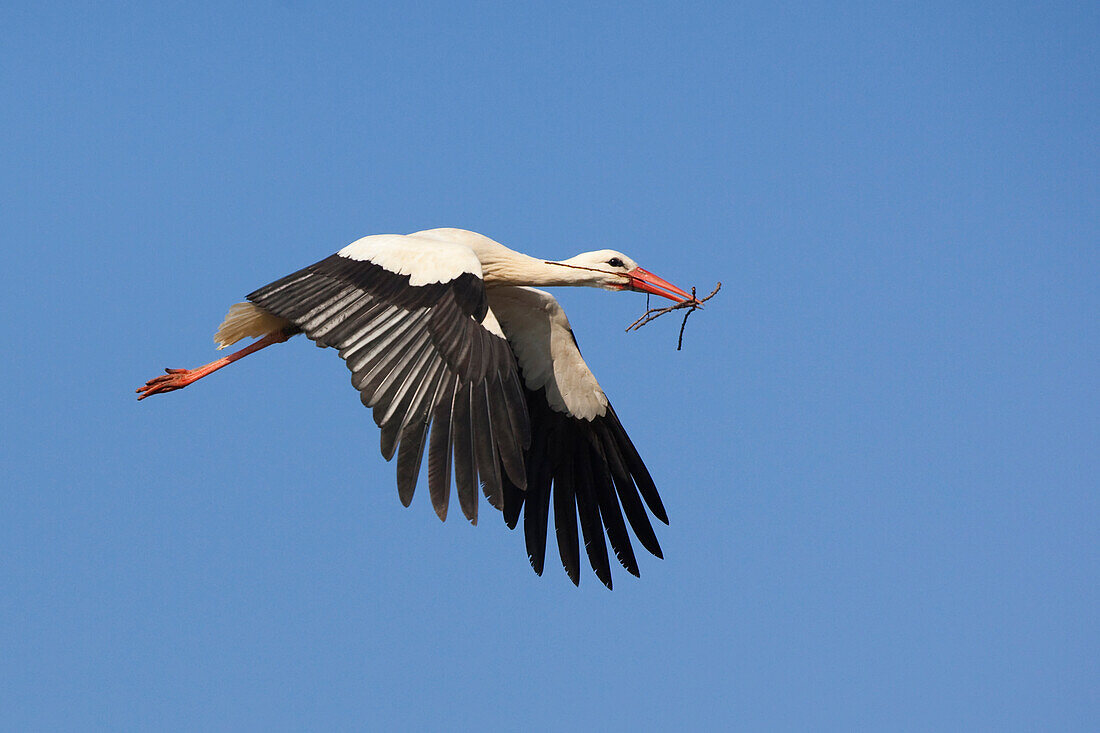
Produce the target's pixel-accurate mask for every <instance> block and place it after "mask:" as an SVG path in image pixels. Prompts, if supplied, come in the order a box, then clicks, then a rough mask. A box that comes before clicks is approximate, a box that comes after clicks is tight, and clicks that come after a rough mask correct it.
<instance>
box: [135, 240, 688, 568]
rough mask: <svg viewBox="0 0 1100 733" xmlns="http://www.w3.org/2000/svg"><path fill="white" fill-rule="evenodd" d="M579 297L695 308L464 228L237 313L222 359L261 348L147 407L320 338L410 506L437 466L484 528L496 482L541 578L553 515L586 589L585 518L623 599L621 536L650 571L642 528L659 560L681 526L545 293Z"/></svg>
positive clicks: (629, 270) (289, 284)
mask: <svg viewBox="0 0 1100 733" xmlns="http://www.w3.org/2000/svg"><path fill="white" fill-rule="evenodd" d="M562 285H584V286H591V287H603V288H606V289H611V290H623V289H632V290H633V289H638V290H644V291H646V292H651V293H655V294H659V295H663V296H665V297H668V298H671V299H673V300H677V301H685V300H688V299H689V298H690V297H691V296H689V295H688V294H687V293H685V292H684V291H682V290H680V289H679V288H676V287H675V286H673V285H670V284H669V283H667V282H665V281H664V280H661V279H660V278H657V277H656V276H654V275H652V274H651V273H648V272H646V271H645V270H642V269H641V268H639V267H637V265H636V264H635V263H634V262H633V261H632V260H630V259H629V258H627V257H626V256H625V255H622V254H620V253H618V252H613V251H611V250H601V251H598V252H590V253H585V254H583V255H578V256H577V257H574V258H572V259H570V260H563V261H561V262H550V261H545V260H539V259H536V258H533V257H529V256H527V255H524V254H521V253H518V252H515V251H513V250H511V249H508V248H507V247H505V246H503V245H501V244H499V243H497V242H495V241H493V240H491V239H489V238H488V237H485V236H483V235H481V234H477V233H474V232H469V231H465V230H461V229H432V230H426V231H423V232H417V233H415V234H410V235H374V236H369V237H364V238H362V239H359V240H357V241H356V242H353V243H352V244H350V245H348V246H347V247H345V248H344V249H342V250H340V251H339V252H338V253H336V254H334V255H332V256H330V257H328V258H326V259H324V260H322V261H320V262H318V263H316V264H314V265H310V266H309V267H307V268H305V269H303V270H300V271H298V272H296V273H293V274H291V275H288V276H287V277H284V278H282V279H280V280H277V281H275V282H274V283H271V284H270V285H267V286H265V287H263V288H260V289H259V290H256V291H255V292H253V293H251V294H249V296H248V302H247V303H239V304H236V305H234V306H232V307H231V308H230V310H229V313H228V314H227V315H226V319H225V321H224V322H223V323H222V325H221V327H220V328H219V329H218V332H217V334H216V335H215V340H216V341H217V342H218V346H219V348H224V347H225V346H228V345H230V344H233V343H235V342H237V341H239V340H240V339H242V338H247V337H254V338H259V339H260V340H259V341H257V342H256V343H254V344H252V345H251V346H249V347H247V348H245V349H242V350H241V351H239V352H236V353H235V354H232V355H230V356H228V357H225V358H223V359H221V360H218V361H216V362H212V363H211V364H208V365H206V366H205V367H200V368H199V369H195V370H168V372H169V373H168V374H167V375H165V376H163V377H159V378H157V379H153V380H150V381H149V382H148V383H147V384H146V385H145V386H144V387H142V388H141V389H139V390H138V391H139V392H140V393H141V397H142V398H144V397H147V396H149V395H151V394H157V393H160V392H168V391H172V390H175V389H180V388H182V387H184V386H187V385H188V384H190V383H191V382H193V381H195V380H197V379H199V378H201V377H203V376H206V375H207V374H209V373H211V372H213V371H216V370H217V369H220V368H221V367H223V366H226V365H227V364H229V363H231V362H232V361H235V360H236V359H239V358H241V357H243V356H246V355H247V354H249V353H253V352H254V351H257V350H259V349H261V348H264V347H266V346H268V345H271V344H273V343H279V342H281V341H285V340H286V339H287V338H289V337H291V336H293V335H295V334H297V333H304V334H305V335H306V336H307V337H308V338H310V339H311V340H313V341H315V342H316V343H317V344H318V345H319V346H331V347H333V348H336V349H337V350H338V351H339V353H340V356H341V357H342V358H343V359H344V361H345V362H346V363H347V365H348V368H349V369H350V370H351V372H352V385H353V386H354V387H355V388H356V389H357V390H358V391H359V393H360V398H361V399H362V401H363V404H364V405H366V406H368V407H371V408H372V409H373V411H374V419H375V422H376V423H377V424H378V426H379V427H380V428H381V443H382V453H383V455H384V457H385V458H386V459H387V460H390V459H392V458H393V457H394V456H395V455H396V456H397V485H398V494H399V496H400V498H401V500H402V502H403V503H404V504H406V505H408V504H409V502H410V501H411V500H412V496H413V491H414V489H415V487H416V484H417V479H418V476H419V472H420V468H421V464H422V462H423V457H424V455H425V453H426V454H427V471H428V489H429V493H430V495H431V500H432V505H433V507H434V508H435V511H436V513H437V514H438V515H439V517H440V518H441V519H444V518H446V515H447V510H448V503H449V496H450V484H451V473H452V470H453V474H454V484H455V487H456V493H457V495H458V499H459V505H460V507H461V509H462V512H463V514H464V515H465V516H466V517H467V518H468V519H469V520H470V521H472V522H476V520H477V503H478V502H477V493H478V491H477V489H478V485H479V484H480V485H481V488H482V491H483V492H484V494H485V496H486V497H487V499H488V501H489V503H490V504H491V505H492V506H494V507H496V508H497V509H500V510H502V511H503V513H504V517H505V520H506V522H507V523H508V525H509V526H510V527H515V526H516V524H517V523H518V521H519V517H520V514H521V512H522V514H523V517H524V535H525V539H526V543H527V550H528V556H529V558H530V560H531V563H532V566H533V567H534V569H535V571H536V572H538V573H540V574H541V572H542V568H543V560H544V557H545V549H546V532H547V526H548V521H549V512H550V506H551V503H552V504H553V512H554V524H555V530H556V534H557V543H558V548H559V553H560V555H561V559H562V563H563V565H564V566H565V569H566V571H567V572H568V574H569V576H570V578H571V579H572V580H573V582H574V583H576V582H578V580H579V564H580V558H579V554H580V549H579V547H580V544H579V539H580V538H579V537H578V534H577V518H578V517H579V519H580V527H581V536H582V537H583V540H584V547H585V550H586V552H587V554H588V557H589V561H590V563H591V564H592V567H593V569H594V570H595V571H596V574H597V575H598V576H599V578H600V580H601V581H603V582H604V584H605V585H607V586H608V587H611V571H610V564H609V561H608V555H607V550H606V544H605V541H604V537H605V532H606V537H607V539H608V540H610V543H611V546H612V549H613V550H614V552H615V554H616V556H617V557H618V559H619V561H620V563H621V564H622V565H623V566H624V567H625V568H626V569H627V570H628V571H629V572H631V573H632V574H634V575H637V574H638V567H637V561H636V559H635V557H634V553H633V549H632V547H631V544H630V539H629V535H628V533H627V531H626V525H627V523H629V525H630V527H631V528H632V529H633V531H634V534H635V535H636V536H637V538H638V539H639V541H640V542H641V543H642V545H643V546H644V547H645V548H646V549H648V550H649V551H650V552H652V553H653V554H655V555H657V556H658V557H659V556H660V555H661V550H660V546H659V545H658V544H657V539H656V536H655V535H654V533H653V529H652V526H651V525H650V523H649V519H648V516H647V513H646V511H645V508H644V507H648V509H649V511H650V512H651V513H652V514H653V515H654V516H656V517H657V518H658V519H660V520H661V521H663V522H666V523H667V521H668V519H667V517H666V515H665V510H664V507H663V506H662V504H661V500H660V498H659V496H658V494H657V490H656V487H655V486H654V484H653V480H652V478H651V477H650V475H649V472H648V470H647V469H646V467H645V465H644V463H643V462H642V459H641V458H640V456H639V455H638V452H637V451H636V450H635V448H634V446H633V444H632V443H631V442H630V439H629V438H628V437H627V435H626V432H625V431H624V430H623V428H622V425H621V424H620V423H619V420H618V417H617V416H616V415H615V411H614V410H613V409H612V407H611V404H610V403H609V402H608V400H607V396H606V395H605V394H604V392H603V390H602V389H601V388H600V386H599V383H598V382H597V381H596V378H595V376H594V375H593V374H592V372H591V371H590V370H589V369H588V367H587V365H586V364H585V363H584V360H583V359H582V358H581V355H580V351H579V350H578V349H577V345H576V341H575V339H574V338H573V333H572V331H571V329H570V327H569V321H568V319H567V318H566V316H565V313H564V311H563V310H562V309H561V307H560V306H559V305H558V303H557V301H556V300H555V299H554V298H553V297H552V296H551V295H550V294H549V293H546V292H543V291H541V290H536V289H534V288H533V287H531V286H562ZM643 505H644V506H643ZM624 515H625V521H624Z"/></svg>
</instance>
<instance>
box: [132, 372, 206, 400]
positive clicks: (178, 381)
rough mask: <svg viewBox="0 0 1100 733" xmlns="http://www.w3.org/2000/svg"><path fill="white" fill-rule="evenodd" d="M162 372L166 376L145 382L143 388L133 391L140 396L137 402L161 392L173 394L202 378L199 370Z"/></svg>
mask: <svg viewBox="0 0 1100 733" xmlns="http://www.w3.org/2000/svg"><path fill="white" fill-rule="evenodd" d="M164 371H165V372H166V374H162V375H161V376H159V377H154V378H153V379H150V380H149V381H148V382H146V383H145V386H144V387H138V388H137V389H136V390H134V391H135V392H137V393H138V394H139V395H141V396H140V397H138V399H139V400H143V399H145V398H146V397H148V396H149V395H155V394H161V393H162V392H175V391H176V390H177V389H183V388H184V387H186V386H187V385H189V384H191V383H192V382H194V381H195V380H196V379H199V378H200V377H202V376H203V374H202V373H201V371H200V370H199V369H165V370H164Z"/></svg>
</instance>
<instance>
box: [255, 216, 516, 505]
mask: <svg viewBox="0 0 1100 733" xmlns="http://www.w3.org/2000/svg"><path fill="white" fill-rule="evenodd" d="M248 300H249V301H251V302H252V303H254V304H255V305H257V306H259V307H260V308H262V309H263V310H265V311H268V312H270V313H272V314H274V315H275V316H278V317H280V318H284V319H286V320H288V321H290V322H291V323H292V324H294V326H296V327H297V329H299V330H300V331H302V332H303V333H305V335H306V336H308V337H309V338H310V339H312V340H313V341H316V342H317V344H318V345H319V346H331V347H333V348H335V349H338V350H339V352H340V356H341V357H342V358H343V359H344V361H345V362H346V363H347V366H348V369H350V370H351V373H352V377H351V383H352V385H353V386H354V387H355V388H356V389H357V390H359V394H360V397H361V399H362V401H363V404H364V405H366V406H367V407H371V408H373V410H374V420H375V422H376V423H377V424H378V426H379V427H380V428H381V429H382V455H383V456H384V457H385V458H386V460H390V459H392V458H393V456H394V453H395V452H396V453H397V487H398V494H399V496H400V498H401V501H402V503H404V504H405V505H406V506H408V504H409V502H410V501H412V496H413V491H414V489H415V488H416V482H417V477H418V475H419V472H420V464H421V459H422V457H423V455H424V451H425V447H427V454H428V488H429V492H430V493H431V498H432V505H433V507H435V511H436V513H437V514H438V515H439V517H440V519H445V518H446V516H447V504H448V500H449V496H450V483H451V466H452V461H451V457H452V455H453V457H454V462H453V466H454V480H455V486H456V488H457V492H458V499H459V504H460V506H461V507H462V512H463V514H465V515H466V517H467V518H468V519H469V520H470V521H471V522H475V523H476V521H477V487H478V479H479V478H480V481H481V483H482V484H483V487H484V491H485V495H486V496H487V497H488V499H489V502H490V503H491V504H492V505H493V506H496V507H498V508H501V507H502V506H503V500H502V487H503V485H504V482H507V485H508V486H515V485H518V486H523V485H524V483H525V480H526V478H525V471H524V467H523V453H524V451H525V450H526V448H527V447H528V445H529V444H530V428H529V421H528V416H527V410H526V407H525V398H524V394H523V388H522V385H521V384H520V380H519V376H518V374H517V372H516V365H515V359H514V358H513V356H512V352H511V351H510V349H509V347H508V344H507V342H506V340H505V337H504V333H503V332H502V331H501V329H500V326H499V324H498V323H497V320H496V318H495V317H494V315H493V313H492V311H491V310H490V309H489V305H488V302H487V300H486V295H485V285H484V283H483V282H482V272H481V263H480V262H479V261H478V259H477V257H476V255H475V254H474V252H473V250H471V249H470V248H468V247H466V246H463V245H461V244H454V243H450V242H444V241H440V240H437V239H428V238H423V237H417V236H414V235H376V236H370V237H364V238H362V239H360V240H358V241H356V242H354V243H352V244H350V245H348V246H347V247H345V248H344V249H342V250H340V251H339V252H338V253H336V254H334V255H332V256H331V257H328V258H326V259H324V260H321V261H320V262H318V263H317V264H314V265H310V266H309V267H307V268H305V269H303V270H299V271H298V272H295V273H294V274H292V275H288V276H286V277H284V278H282V279H281V280H277V281H276V282H273V283H271V284H270V285H267V286H265V287H262V288H260V289H259V290H257V291H255V292H254V293H251V294H250V295H249V296H248ZM429 425H430V426H431V433H430V434H431V437H430V440H429V438H428V434H429V430H428V428H429ZM502 467H503V475H502V471H501V468H502Z"/></svg>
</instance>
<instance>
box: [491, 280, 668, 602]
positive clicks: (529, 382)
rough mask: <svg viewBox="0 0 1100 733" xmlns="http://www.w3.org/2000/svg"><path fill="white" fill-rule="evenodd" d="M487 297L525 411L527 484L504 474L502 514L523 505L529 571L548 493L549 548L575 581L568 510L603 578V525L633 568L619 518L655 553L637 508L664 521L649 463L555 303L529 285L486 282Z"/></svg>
mask: <svg viewBox="0 0 1100 733" xmlns="http://www.w3.org/2000/svg"><path fill="white" fill-rule="evenodd" d="M489 305H490V306H491V307H492V309H493V312H494V313H495V314H496V316H497V318H498V319H499V321H500V325H501V327H502V328H503V329H504V333H505V334H506V335H507V337H508V343H509V344H510V345H511V347H512V351H513V353H514V354H515V355H516V360H517V362H518V363H519V368H520V373H521V374H522V376H523V381H524V389H525V391H526V395H527V411H528V414H529V415H530V417H531V446H530V448H529V449H528V450H527V452H526V454H525V456H524V459H525V462H526V466H527V489H526V491H523V490H522V489H521V488H520V487H519V486H517V485H515V484H512V483H510V482H509V481H508V480H506V479H505V480H504V519H505V521H506V522H507V523H508V526H509V527H512V528H514V527H515V526H516V524H517V522H518V521H519V516H520V513H521V511H522V512H523V532H524V538H525V541H526V544H527V554H528V557H529V558H530V560H531V566H532V567H533V568H534V570H535V572H536V573H538V574H539V575H541V574H542V569H543V562H544V559H545V556H546V532H547V526H548V522H549V515H550V505H551V501H552V503H553V507H554V528H555V533H556V535H557V544H558V553H559V554H560V556H561V561H562V564H563V565H564V566H565V571H566V572H567V573H568V574H569V578H570V579H571V580H572V581H573V582H574V583H575V584H576V583H579V582H580V567H579V566H580V546H579V538H578V536H577V520H578V518H579V519H580V529H581V536H582V537H583V539H584V547H585V550H586V551H587V553H588V560H589V562H590V563H591V565H592V569H593V570H595V571H596V575H597V576H598V577H599V579H600V580H601V581H602V582H603V583H604V585H606V586H607V587H608V588H610V587H611V567H610V563H609V561H608V555H607V544H606V542H605V541H604V536H605V532H606V537H607V540H608V541H610V543H611V548H612V549H613V550H614V551H615V555H616V557H618V559H619V562H620V563H621V564H622V566H623V567H624V568H626V570H627V571H628V572H630V573H631V574H632V575H638V562H637V560H636V558H635V557H634V550H633V548H632V547H631V543H630V535H629V534H628V532H627V529H626V525H627V523H628V522H629V524H630V527H631V529H633V531H634V534H635V536H636V537H637V538H638V540H639V541H640V542H641V543H642V546H643V547H645V548H646V549H647V550H649V551H650V552H651V553H653V554H654V555H656V556H657V557H661V556H662V555H661V546H660V545H659V544H658V543H657V536H656V535H655V534H654V532H653V527H652V525H651V524H650V522H649V516H648V514H647V513H646V507H648V508H649V512H650V513H652V514H653V516H655V517H657V519H659V520H661V521H662V522H664V523H665V524H668V517H667V515H666V514H665V508H664V506H663V504H662V503H661V497H660V496H659V495H658V494H657V487H656V486H654V484H653V479H652V478H651V477H650V475H649V471H648V470H647V469H646V467H645V464H644V463H643V462H642V459H641V457H640V456H639V455H638V451H637V450H636V449H635V448H634V444H633V443H631V442H630V438H629V437H628V436H627V434H626V431H625V430H624V429H623V426H622V423H620V422H619V418H618V416H617V415H616V414H615V410H614V409H613V408H612V407H611V403H610V402H608V400H607V397H606V395H604V393H603V390H602V389H600V385H599V383H597V382H596V378H595V376H593V374H592V372H591V370H589V368H588V365H587V364H585V363H584V359H582V358H581V352H580V350H579V349H578V348H577V342H576V339H575V338H574V337H573V331H572V329H570V327H569V319H568V318H566V316H565V311H563V310H562V308H561V306H560V305H558V302H557V300H555V299H554V297H553V296H551V295H550V294H549V293H546V292H543V291H541V290H536V289H534V288H520V287H503V288H494V289H492V290H490V291H489ZM624 515H625V517H626V521H624V519H623V517H624Z"/></svg>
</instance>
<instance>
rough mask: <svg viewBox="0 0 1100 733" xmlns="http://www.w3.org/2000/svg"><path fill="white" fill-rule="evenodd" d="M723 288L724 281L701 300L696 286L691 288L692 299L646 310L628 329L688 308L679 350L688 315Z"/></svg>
mask: <svg viewBox="0 0 1100 733" xmlns="http://www.w3.org/2000/svg"><path fill="white" fill-rule="evenodd" d="M721 289H722V283H721V282H719V283H718V284H717V285H715V286H714V290H712V291H711V293H710V295H708V296H707V297H705V298H703V299H701V300H700V299H698V298H696V297H695V288H692V289H691V300H685V301H684V302H682V303H675V304H673V305H670V306H669V307H667V308H650V309H648V310H646V312H645V313H643V314H642V317H641V318H639V319H638V320H636V321H634V323H631V324H630V325H629V326H627V327H626V330H627V331H637V330H638V329H639V328H641V327H642V326H644V325H646V324H647V323H649V322H650V321H653V320H655V319H657V318H660V317H661V316H663V315H664V314H666V313H671V312H672V311H678V310H681V309H684V308H686V309H687V313H685V314H684V321H683V323H681V324H680V338H679V340H678V341H677V342H676V350H677V351H679V350H680V349H681V348H682V347H683V345H684V327H685V326H687V321H688V316H690V315H691V314H692V313H694V312H695V311H696V309H697V308H700V307H702V305H703V303H706V302H707V301H708V300H710V299H711V298H713V297H714V296H715V295H717V294H718V291H719V290H721Z"/></svg>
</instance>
